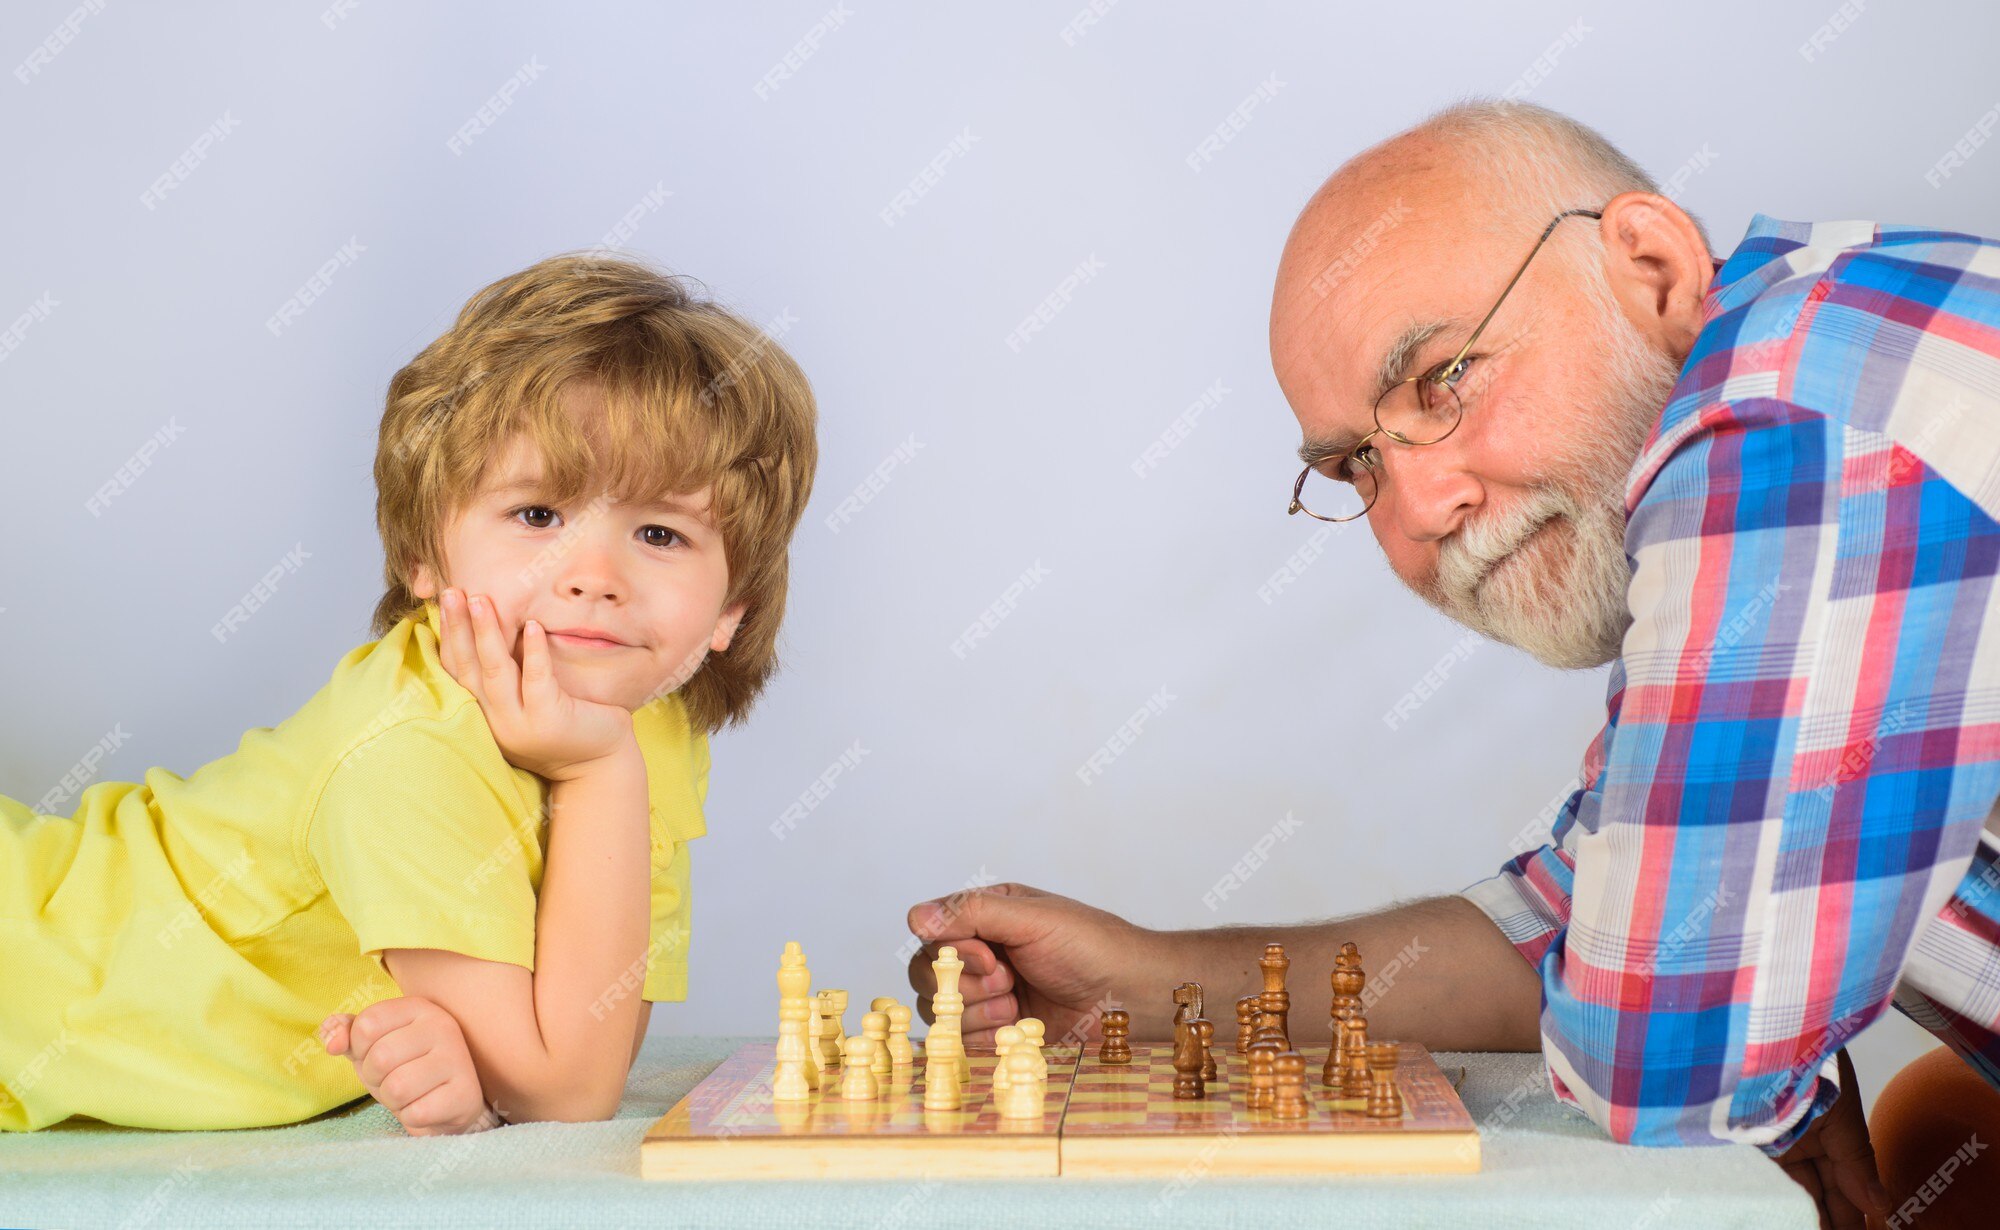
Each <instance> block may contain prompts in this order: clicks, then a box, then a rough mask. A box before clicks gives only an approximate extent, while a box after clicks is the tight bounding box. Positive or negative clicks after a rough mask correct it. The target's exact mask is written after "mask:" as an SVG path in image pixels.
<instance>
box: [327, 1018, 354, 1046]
mask: <svg viewBox="0 0 2000 1230" xmlns="http://www.w3.org/2000/svg"><path fill="white" fill-rule="evenodd" d="M352 1020H354V1017H353V1015H352V1014H350V1013H346V1012H336V1013H334V1014H333V1015H331V1016H329V1017H327V1018H326V1019H325V1020H324V1021H321V1022H320V1023H319V1044H320V1045H321V1046H323V1047H325V1048H326V1053H327V1054H329V1055H344V1054H346V1053H347V1026H348V1023H349V1022H351V1021H352Z"/></svg>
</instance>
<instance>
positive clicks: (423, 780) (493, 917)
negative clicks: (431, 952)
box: [305, 706, 543, 973]
mask: <svg viewBox="0 0 2000 1230" xmlns="http://www.w3.org/2000/svg"><path fill="white" fill-rule="evenodd" d="M468 711H469V712H470V719H478V720H480V722H481V725H480V726H479V727H478V728H477V729H475V728H473V727H472V726H471V725H470V724H469V721H470V719H468V718H467V717H466V716H465V715H466V714H467V713H468ZM484 730H485V728H484V725H483V719H481V718H480V715H479V714H478V712H477V709H476V707H473V706H467V708H466V709H463V710H460V711H458V714H457V715H456V716H455V717H451V716H448V717H445V718H441V719H433V718H420V719H415V720H411V721H407V722H404V723H402V724H400V725H397V726H394V727H392V728H390V729H389V730H387V731H385V732H383V733H382V734H381V735H378V736H376V737H375V738H373V739H371V740H369V741H368V742H366V743H364V744H362V745H360V746H359V747H357V748H355V749H353V750H352V751H350V752H348V753H347V754H346V755H345V756H344V757H343V758H342V759H341V761H340V762H339V764H337V765H336V766H335V767H334V769H333V770H332V771H331V773H330V774H329V775H328V777H327V780H326V782H325V785H324V787H323V788H322V789H321V790H320V792H319V795H318V798H317V800H316V802H315V803H314V805H313V809H312V812H311V815H310V817H309V818H308V820H307V822H306V835H305V842H306V847H307V851H308V853H309V855H310V858H311V861H312V864H313V865H314V866H315V868H316V869H317V870H318V872H319V875H320V878H321V880H322V881H323V882H324V883H325V885H326V889H327V892H328V893H329V894H331V895H332V898H333V902H334V905H335V906H336V907H338V909H339V910H340V912H341V914H342V916H343V917H345V918H346V920H347V923H348V925H349V926H350V927H352V928H353V929H354V934H355V938H356V939H357V940H358V941H359V944H360V950H361V952H362V953H364V954H366V955H368V956H370V957H372V958H374V959H375V961H376V962H377V963H378V964H380V962H381V952H382V950H383V949H385V948H438V949H443V950H445V951H449V952H458V953H463V954H465V955H466V956H470V957H479V958H481V959H483V960H488V961H504V962H507V963H508V964H511V965H519V966H523V967H525V968H527V969H530V970H532V969H533V968H534V967H535V893H536V889H537V886H538V885H539V883H540V880H541V868H542V857H543V855H542V850H543V847H542V844H541V841H542V837H541V820H542V817H541V814H540V811H539V809H535V808H531V807H529V806H528V805H527V804H526V803H525V802H524V801H523V799H522V798H521V795H520V791H519V789H518V787H517V785H516V783H515V780H514V777H513V773H512V770H511V769H510V768H509V767H508V765H507V763H506V761H505V759H504V757H501V756H500V754H499V749H498V748H496V747H494V746H493V745H492V740H491V736H490V734H487V735H486V737H485V738H484V739H481V738H479V737H477V736H478V735H480V734H481V733H482V732H484ZM384 972H385V973H386V972H387V970H386V967H385V969H384Z"/></svg>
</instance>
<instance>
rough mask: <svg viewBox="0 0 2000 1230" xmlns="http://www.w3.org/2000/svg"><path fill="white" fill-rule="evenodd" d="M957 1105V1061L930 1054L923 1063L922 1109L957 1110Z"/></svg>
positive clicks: (949, 1057)
mask: <svg viewBox="0 0 2000 1230" xmlns="http://www.w3.org/2000/svg"><path fill="white" fill-rule="evenodd" d="M926 1049H928V1048H926ZM959 1103H960V1097H959V1090H958V1061H957V1060H956V1059H953V1058H952V1057H951V1056H949V1055H939V1054H936V1053H935V1052H933V1053H931V1054H930V1055H929V1056H928V1057H927V1058H926V1059H925V1061H924V1109H925V1110H957V1109H958V1107H959Z"/></svg>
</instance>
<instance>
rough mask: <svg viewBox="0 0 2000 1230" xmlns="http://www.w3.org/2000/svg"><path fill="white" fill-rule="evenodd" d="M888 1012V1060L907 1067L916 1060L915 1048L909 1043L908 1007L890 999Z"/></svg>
mask: <svg viewBox="0 0 2000 1230" xmlns="http://www.w3.org/2000/svg"><path fill="white" fill-rule="evenodd" d="M888 1013H889V1062H890V1063H892V1064H894V1065H895V1066H897V1067H899V1068H907V1067H909V1066H910V1065H911V1064H914V1063H915V1062H916V1061H917V1052H916V1049H915V1048H914V1047H912V1046H911V1045H910V1009H909V1007H908V1006H907V1005H904V1004H899V1003H896V1002H895V1001H893V1000H891V1001H890V1003H889V1008H888Z"/></svg>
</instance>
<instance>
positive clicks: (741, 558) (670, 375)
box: [374, 253, 818, 731]
mask: <svg viewBox="0 0 2000 1230" xmlns="http://www.w3.org/2000/svg"><path fill="white" fill-rule="evenodd" d="M697 285H698V284H696V283H693V282H692V281H691V280H689V279H684V278H681V277H677V276H674V275H671V274H666V273H662V272H659V271H657V270H654V269H651V268H649V267H647V266H645V265H643V264H640V263H638V262H636V261H633V260H629V259H625V258H623V257H607V256H603V255H599V254H594V253H566V254H563V255H560V256H554V257H550V258H549V259H547V260H544V261H541V262H539V263H538V264H535V265H531V266H529V267H528V268H526V269H524V270H522V271H521V272H519V273H516V274H514V275H512V276H511V277H505V278H502V279H500V280H499V281H497V282H495V283H493V284H492V285H490V286H488V287H486V288H485V289H484V290H482V291H480V292H479V293H478V294H476V295H474V296H473V297H472V299H471V300H470V301H469V302H468V303H467V304H466V305H465V307H464V309H463V310H461V311H460V312H459V314H458V319H457V321H455V322H454V323H453V324H452V327H451V328H450V329H449V330H447V331H446V332H445V333H444V335H443V336H442V337H439V338H438V339H437V340H436V341H434V342H432V343H431V344H430V345H428V346H426V347H424V349H423V351H422V353H420V354H418V355H417V357H416V358H414V359H412V360H410V362H409V363H408V364H407V365H405V366H404V367H403V369H402V370H401V371H399V372H397V373H396V375H395V377H394V379H392V380H390V382H389V397H388V404H387V406H386V408H385V409H384V411H383V414H382V428H381V435H380V439H379V441H378V443H377V448H376V452H375V490H376V499H375V522H376V526H377V528H378V529H379V530H380V531H381V534H382V549H383V552H384V555H385V562H384V565H383V578H384V580H385V581H386V582H387V585H388V590H387V592H386V593H384V594H383V595H382V600H381V601H380V602H379V603H377V604H376V607H375V618H374V635H375V636H377V637H381V636H383V635H385V634H387V632H388V631H389V629H390V628H392V627H394V626H395V624H396V623H397V621H399V620H401V619H403V618H404V617H406V616H409V615H412V614H415V613H417V612H418V611H420V610H421V609H422V607H423V600H422V599H420V598H418V597H417V596H416V594H415V593H414V592H412V589H411V582H412V578H413V577H414V575H415V569H416V566H417V565H418V564H424V565H426V566H428V568H429V569H430V572H431V575H432V576H433V577H438V578H443V577H445V576H446V571H445V568H444V551H443V545H442V544H443V540H444V532H445V530H446V528H447V527H448V525H449V524H450V522H451V519H452V517H454V516H455V515H457V513H458V511H459V510H460V509H462V508H463V507H464V506H465V505H466V504H467V503H468V502H469V501H470V499H471V498H472V496H473V495H474V493H475V492H476V491H477V490H478V488H479V484H480V481H481V479H482V478H483V477H484V476H485V474H486V471H487V470H488V468H489V467H490V466H491V465H492V464H493V462H494V460H495V459H496V458H497V457H498V456H499V454H500V450H501V449H502V448H503V447H504V446H505V445H506V444H507V443H508V442H510V441H511V440H512V439H513V438H514V437H515V435H516V434H517V433H526V435H527V437H528V438H529V440H530V441H531V442H532V443H533V445H534V446H535V447H536V448H537V450H538V451H539V453H540V455H541V458H542V464H543V483H542V486H543V489H544V490H543V492H542V493H541V495H539V496H538V497H537V498H538V499H545V500H546V501H547V502H549V503H551V504H558V505H573V504H577V503H579V502H581V501H582V500H584V499H586V498H588V497H590V496H592V495H594V494H595V493H596V492H598V491H599V490H603V491H605V492H607V493H608V494H609V495H610V496H611V498H613V499H616V500H622V501H626V502H630V503H645V502H650V501H653V500H661V499H665V498H667V497H669V496H672V495H678V494H686V493H690V492H695V491H699V490H701V489H703V488H704V487H708V486H710V485H711V484H712V486H713V503H712V504H711V505H710V516H711V517H712V518H713V519H714V520H715V522H716V524H717V526H718V527H719V529H720V530H721V533H722V539H723V547H724V551H725V553H726V556H727V559H728V563H729V595H728V598H727V599H726V600H725V605H729V604H733V603H735V602H738V601H741V602H744V603H746V604H747V609H746V611H745V612H744V616H743V621H742V623H741V624H740V625H738V627H737V629H736V633H735V637H734V639H733V640H732V641H731V643H730V646H729V649H728V650H727V651H726V652H723V653H718V654H712V655H710V657H709V658H708V660H707V662H706V663H705V664H704V665H703V666H702V667H701V669H700V670H698V671H697V672H696V673H695V674H694V676H693V677H692V678H691V679H689V680H688V681H687V682H686V683H685V684H684V685H682V687H681V689H680V692H681V695H682V696H683V698H684V699H685V700H686V702H687V706H688V712H689V715H690V718H691V720H692V721H693V723H694V724H695V726H696V727H697V728H698V729H701V730H706V731H713V730H716V729H718V728H720V727H721V726H723V725H725V724H729V723H734V722H739V721H741V720H742V719H743V718H744V716H745V715H746V714H747V713H748V712H749V709H750V704H751V702H752V701H753V700H754V699H755V698H756V696H757V693H758V692H759V691H760V690H762V688H763V686H764V684H765V682H766V681H768V680H769V678H770V677H771V674H772V672H773V671H774V670H775V669H776V668H777V636H778V624H779V621H780V620H781V619H782V618H783V616H784V610H785V586H786V577H787V569H788V558H787V547H788V544H789V543H790V540H791V536H792V531H793V529H794V528H795V527H796V526H797V525H798V521H799V517H800V515H801V514H802V513H803V512H804V511H805V505H806V499H807V497H808V496H810V495H811V493H812V480H813V468H814V466H815V464H816V462H817V453H818V450H817V446H816V444H815V441H814V438H813V422H814V417H815V411H814V405H813V395H812V389H811V387H810V386H809V385H808V384H807V382H806V378H805V374H804V373H803V372H801V371H800V370H799V367H798V364H797V363H795V362H793V360H792V358H791V356H790V355H787V354H786V353H785V352H784V351H783V350H782V349H780V348H779V347H778V345H777V344H776V342H775V341H774V340H773V339H772V338H771V337H770V336H769V335H767V334H765V333H764V332H763V331H762V330H760V329H758V328H757V327H756V326H754V325H752V324H750V323H749V322H748V321H745V320H744V319H742V318H741V317H739V316H737V315H736V314H734V313H732V312H730V311H728V310H727V309H725V308H723V307H722V306H720V305H719V304H717V303H715V302H713V301H712V300H710V299H707V298H704V297H701V296H698V295H697V294H696V293H695V289H694V288H695V286H697ZM579 394H590V395H593V396H591V398H590V408H591V409H592V410H593V411H594V412H595V413H594V414H592V415H591V416H589V417H590V421H589V422H588V424H585V423H580V422H579V417H578V416H577V415H576V414H575V413H574V410H575V406H576V404H577V402H578V400H579ZM565 399H568V400H569V401H570V402H571V407H570V409H569V410H565V408H564V405H563V402H564V401H565ZM442 583H443V582H442V581H441V582H440V584H442Z"/></svg>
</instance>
